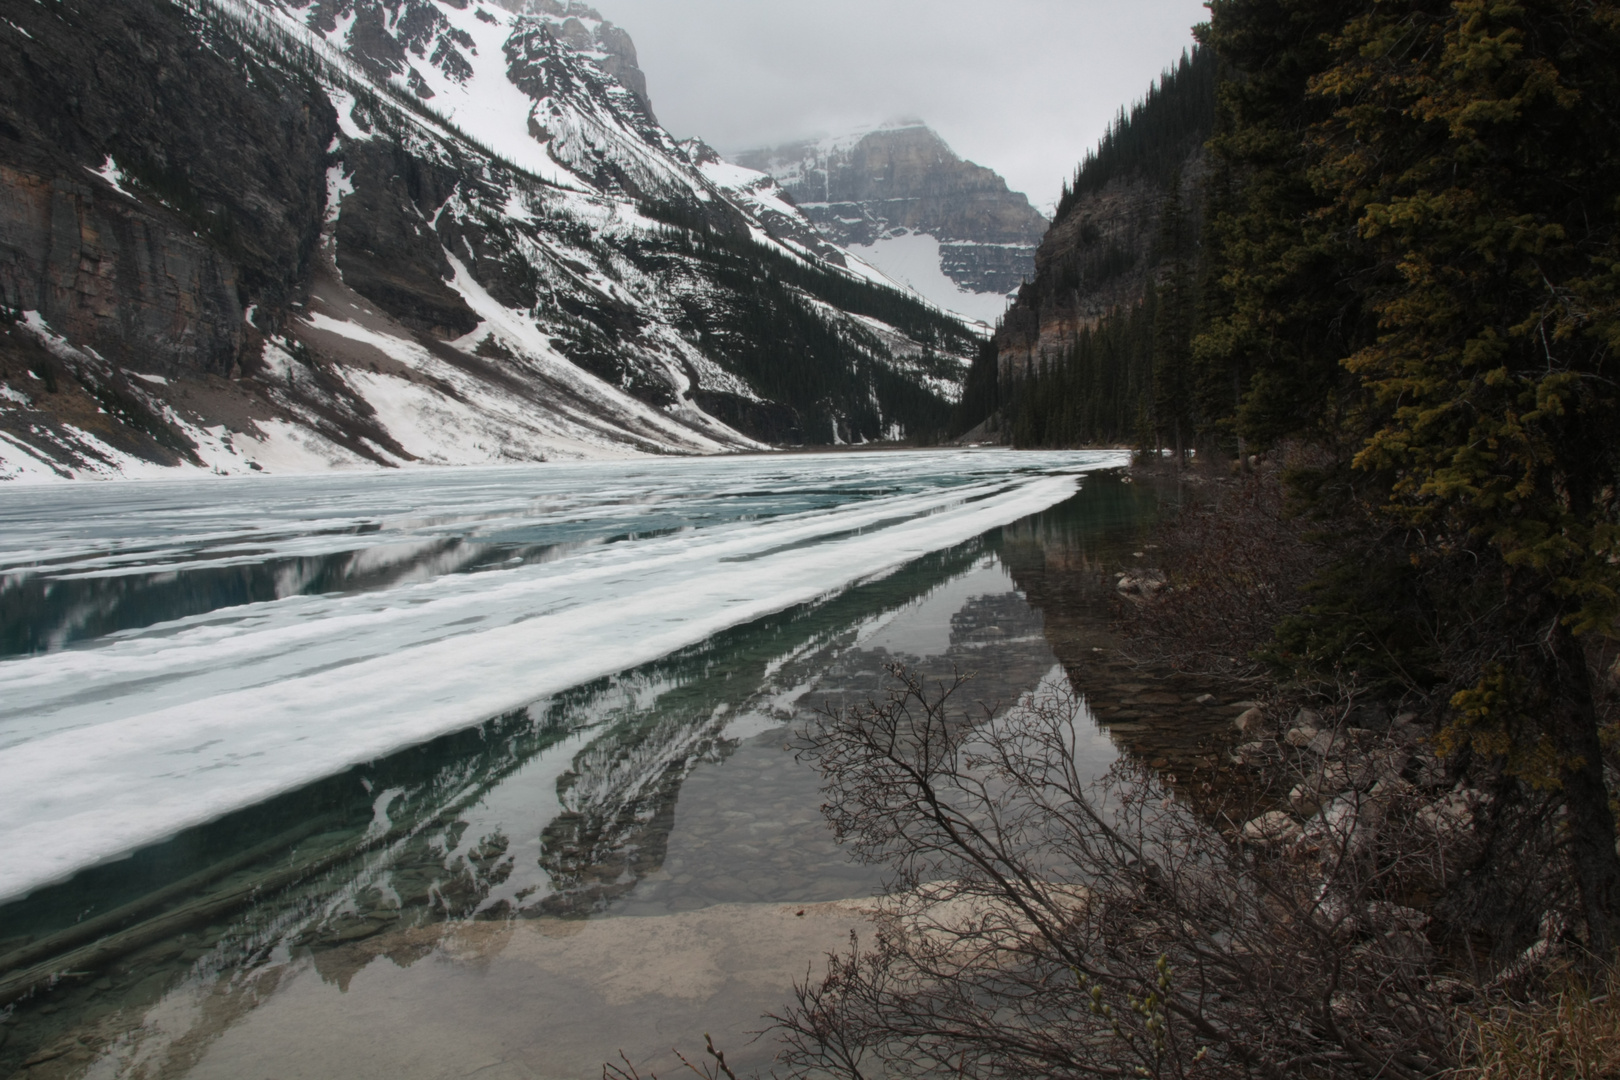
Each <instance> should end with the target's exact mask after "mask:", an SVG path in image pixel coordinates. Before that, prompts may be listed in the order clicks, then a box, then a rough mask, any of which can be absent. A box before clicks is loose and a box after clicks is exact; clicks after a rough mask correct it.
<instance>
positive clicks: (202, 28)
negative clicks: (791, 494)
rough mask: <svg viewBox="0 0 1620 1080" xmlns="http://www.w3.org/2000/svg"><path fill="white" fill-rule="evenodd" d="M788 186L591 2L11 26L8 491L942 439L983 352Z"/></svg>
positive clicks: (82, 2)
mask: <svg viewBox="0 0 1620 1080" xmlns="http://www.w3.org/2000/svg"><path fill="white" fill-rule="evenodd" d="M780 196H781V192H780V190H779V189H778V188H776V186H775V185H774V183H773V182H772V181H771V180H770V179H769V178H768V177H765V176H762V175H760V174H757V173H748V172H745V171H742V170H736V169H735V168H734V167H731V166H723V164H722V163H719V162H718V161H716V160H714V159H712V158H705V157H704V155H702V154H700V153H698V152H696V150H695V148H694V147H693V146H690V145H683V144H678V143H677V142H675V140H673V139H672V138H671V137H670V136H669V135H668V134H667V133H666V132H664V131H663V129H662V128H661V127H659V125H658V124H657V121H656V119H655V117H654V115H653V113H652V109H651V104H650V102H649V101H648V99H647V95H646V89H645V80H644V79H643V78H641V76H640V72H639V70H638V69H637V68H636V67H635V53H634V46H633V45H632V44H631V43H630V41H629V39H628V37H627V36H626V35H624V34H623V33H622V31H619V30H618V29H617V28H615V27H613V26H612V25H611V24H609V23H606V22H605V21H603V20H602V19H601V18H600V16H598V15H597V14H596V13H595V12H594V11H592V10H591V9H589V8H585V7H584V6H583V5H579V4H568V5H566V6H565V5H562V4H559V3H556V2H553V0H532V2H531V3H529V4H527V5H525V6H524V8H523V10H522V12H521V13H518V12H514V11H512V10H509V8H508V7H498V6H494V5H493V4H482V3H478V2H477V0H127V2H120V3H118V4H106V3H100V2H97V0H56V2H52V3H50V4H27V5H11V6H10V7H9V8H8V14H7V18H6V20H5V21H4V22H3V23H0V477H11V476H28V475H47V476H48V475H53V474H54V475H94V474H110V475H132V474H139V473H142V472H143V471H151V469H152V468H153V467H157V468H158V470H159V471H162V470H163V469H166V468H169V467H172V466H175V465H180V464H186V465H190V466H192V467H197V466H202V467H207V468H210V469H213V470H216V471H224V472H233V471H252V470H271V471H283V470H288V469H306V468H314V467H326V466H329V465H333V464H363V463H371V464H396V463H400V462H406V461H425V462H444V463H457V462H461V463H475V462H485V461H505V460H539V459H542V458H551V457H579V456H586V457H593V456H601V455H603V454H623V453H639V452H660V453H662V452H671V451H674V452H705V451H715V450H723V449H727V448H741V447H746V446H753V445H758V443H757V441H756V440H757V439H770V440H775V441H803V440H810V441H829V440H833V439H843V440H858V439H861V438H877V437H880V436H883V435H886V434H888V435H892V434H895V433H897V432H899V431H901V430H906V429H915V428H916V427H920V426H928V425H930V424H933V423H935V422H936V421H937V418H938V417H939V416H940V415H942V411H943V409H944V408H945V407H946V402H947V401H948V399H949V397H950V395H951V394H952V393H953V392H954V387H955V384H956V380H957V379H958V378H959V375H960V371H961V368H962V358H963V357H964V356H965V354H966V351H967V350H968V349H969V348H970V347H971V342H970V340H969V338H968V336H967V334H966V332H965V330H963V328H962V327H961V326H960V325H958V324H955V323H952V322H951V321H950V320H947V319H941V318H939V317H938V316H937V315H935V314H934V313H932V312H930V311H928V310H927V309H926V308H925V307H923V306H922V305H920V304H918V303H916V302H915V300H910V299H907V298H905V297H903V296H901V295H900V294H898V293H897V292H895V291H892V290H881V289H876V288H872V287H871V286H870V285H868V284H866V283H865V282H866V280H867V279H869V278H876V277H878V276H879V275H876V274H875V273H872V272H870V271H869V270H865V269H862V270H861V272H860V273H855V272H851V271H850V269H849V268H848V264H847V260H845V259H844V258H843V257H842V256H840V255H838V254H837V253H836V252H833V251H832V250H831V249H828V248H825V247H823V248H822V250H820V251H818V250H817V242H816V241H815V240H814V239H813V238H814V235H815V233H814V227H813V226H812V225H811V223H810V222H809V221H807V220H806V219H805V218H804V217H803V215H802V214H800V213H798V211H797V210H796V209H795V208H794V207H793V206H792V204H791V202H790V201H788V200H786V199H783V198H781V197H780ZM795 236H797V237H799V238H800V239H798V240H796V239H794V237H795ZM803 241H808V242H803ZM863 274H864V275H865V276H864V277H863V276H862V275H863ZM814 328H820V329H819V330H817V329H814ZM783 341H788V342H791V343H792V344H790V345H788V346H786V347H784V346H783V344H782V342H783Z"/></svg>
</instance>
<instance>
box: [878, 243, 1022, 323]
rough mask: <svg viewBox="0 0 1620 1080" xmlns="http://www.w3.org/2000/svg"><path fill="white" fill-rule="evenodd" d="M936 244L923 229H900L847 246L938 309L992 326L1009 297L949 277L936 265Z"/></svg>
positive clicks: (937, 254) (1005, 308)
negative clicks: (974, 289)
mask: <svg viewBox="0 0 1620 1080" xmlns="http://www.w3.org/2000/svg"><path fill="white" fill-rule="evenodd" d="M939 246H940V245H939V241H938V240H937V239H935V238H934V237H932V236H929V235H928V234H927V233H921V232H907V231H905V230H903V229H902V230H898V234H896V233H891V234H889V235H886V236H882V237H880V238H879V239H878V241H877V243H875V244H869V245H860V244H856V245H851V247H850V250H851V251H852V252H854V253H855V254H856V255H859V256H860V257H861V258H862V259H864V260H865V261H866V262H868V263H870V264H872V265H873V266H875V267H877V268H878V269H879V270H881V271H883V273H884V274H885V275H886V276H887V277H889V278H890V279H892V280H894V281H899V282H903V283H904V284H905V286H906V287H907V288H909V289H911V290H912V291H913V292H916V293H917V294H918V295H920V296H922V297H924V298H925V299H927V300H928V301H929V302H930V303H932V304H933V305H935V306H936V307H938V308H940V309H941V310H942V311H950V312H954V313H956V314H957V315H960V316H961V317H962V318H964V319H969V320H972V321H973V322H977V323H981V324H983V325H985V326H994V325H995V323H996V320H997V319H999V318H1001V316H1002V315H1004V314H1006V311H1007V304H1008V302H1009V298H1008V297H1005V296H1002V295H1001V294H1000V293H978V292H970V291H968V290H967V289H964V288H962V287H961V286H960V285H958V284H957V283H956V282H954V281H952V280H951V279H950V278H949V277H948V276H947V275H946V273H945V271H944V270H941V269H940V257H939Z"/></svg>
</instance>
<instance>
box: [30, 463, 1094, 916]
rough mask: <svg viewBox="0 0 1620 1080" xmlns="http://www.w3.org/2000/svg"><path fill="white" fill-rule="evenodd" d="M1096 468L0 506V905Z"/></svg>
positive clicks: (215, 492) (571, 470)
mask: <svg viewBox="0 0 1620 1080" xmlns="http://www.w3.org/2000/svg"><path fill="white" fill-rule="evenodd" d="M1120 461H1121V459H1120V456H1119V455H1117V454H1109V453H1100V452H1099V453H1062V454H1012V453H1006V452H994V451H977V452H974V451H939V452H928V453H849V454H825V455H804V456H794V457H754V458H731V459H712V458H711V459H671V460H659V461H652V462H637V463H614V464H585V465H545V466H538V467H533V468H504V469H484V470H432V471H430V470H422V471H414V472H405V473H400V474H395V475H381V476H379V475H376V474H369V475H354V476H341V475H338V476H319V477H295V478H294V477H289V478H255V479H247V480H229V481H193V482H186V483H109V484H84V485H64V486H59V487H51V488H31V489H17V490H10V491H0V610H3V612H4V616H3V627H4V638H3V639H0V640H3V642H4V644H5V646H6V648H7V651H8V652H9V653H11V656H10V657H9V658H7V659H4V660H0V775H4V776H6V777H7V785H6V788H7V790H6V795H5V798H4V799H3V800H0V900H4V899H11V898H15V897H17V896H20V895H23V894H25V893H27V892H29V891H30V890H32V889H35V888H37V887H38V886H40V885H42V884H45V883H47V882H51V881H55V880H60V879H62V878H63V877H65V876H67V875H68V874H70V873H72V872H73V871H75V870H78V869H80V868H82V867H84V866H88V865H91V864H94V863H97V862H100V861H102V860H106V859H109V858H115V857H118V856H121V855H123V854H125V853H127V852H129V851H130V850H132V849H134V848H136V847H138V846H140V845H142V844H145V843H149V842H151V841H154V840H157V839H160V838H162V837H164V836H167V835H171V834H173V833H175V832H177V831H179V830H180V829H183V828H185V827H187V826H191V825H196V824H200V823H202V822H204V821H207V820H210V819H212V818H215V817H218V816H219V815H221V814H224V813H226V812H228V811H231V810H234V809H238V808H240V807H243V806H248V805H251V804H254V803H257V802H260V801H262V800H264V799H266V798H269V797H271V796H273V795H276V794H279V793H281V792H284V791H288V790H291V789H293V788H295V787H298V786H299V785H302V784H305V783H308V782H310V781H313V780H317V779H319V778H321V777H322V776H326V775H329V774H332V773H334V772H337V771H339V770H341V769H343V768H345V767H347V766H349V765H352V764H356V763H359V762H364V761H369V760H372V759H374V758H376V757H379V756H381V755H385V754H387V753H389V752H391V751H394V750H398V749H400V748H403V747H406V746H410V745H413V744H416V743H420V742H423V741H425V740H427V739H431V738H433V737H434V736H437V735H441V734H444V733H446V732H450V731H455V730H457V729H460V728H465V727H467V726H469V725H472V724H476V723H478V722H480V721H482V720H484V719H486V718H489V717H492V716H496V715H499V714H501V713H503V712H506V711H508V710H510V709H513V708H517V707H520V706H523V705H525V704H527V703H529V702H531V701H534V700H535V699H537V698H540V697H542V696H544V695H547V694H552V693H556V692H559V691H562V690H565V689H567V688H569V687H573V686H578V685H581V684H584V683H586V682H588V681H589V680H591V679H595V678H598V677H600V676H604V675H609V674H612V673H615V672H619V671H624V670H626V669H628V668H631V667H633V666H635V665H637V664H642V663H646V662H648V661H651V660H654V659H657V658H658V657H661V656H665V655H668V654H670V653H672V652H674V651H676V650H678V649H680V648H682V647H685V646H688V645H691V644H694V643H696V642H699V641H702V640H704V639H705V638H707V637H709V636H711V635H713V634H715V633H717V632H718V631H721V630H724V629H726V628H727V627H730V626H736V625H738V624H741V623H744V622H747V621H749V620H751V619H756V618H759V617H760V616H763V615H766V614H768V613H771V612H775V611H781V610H783V609H785V608H788V607H790V606H792V605H794V604H801V603H805V602H807V601H811V600H814V599H816V598H817V597H820V596H824V595H828V594H831V593H834V592H837V591H839V590H841V589H844V588H846V587H848V586H850V585H851V584H853V583H855V582H858V581H861V580H863V579H866V578H870V577H872V576H874V575H881V574H884V573H886V572H889V571H892V570H893V569H895V568H896V567H899V566H901V565H904V564H905V563H907V562H909V561H911V560H914V559H916V558H918V557H919V556H922V555H925V554H927V553H929V552H931V551H938V550H941V549H944V548H947V547H950V546H951V545H953V544H958V543H961V542H963V541H965V540H968V539H970V538H972V537H974V536H977V535H979V534H981V533H983V532H985V531H986V530H988V529H990V528H993V527H995V526H998V525H1002V524H1005V523H1007V522H1010V521H1014V520H1016V519H1018V518H1021V517H1024V516H1026V515H1029V514H1032V513H1035V512H1037V511H1040V510H1043V509H1045V508H1046V507H1048V506H1051V505H1053V504H1055V503H1057V502H1059V501H1061V500H1063V499H1065V498H1067V497H1068V496H1070V495H1072V494H1073V493H1074V491H1075V488H1076V483H1077V481H1076V477H1077V475H1078V474H1080V473H1083V472H1085V471H1087V470H1091V469H1095V468H1099V467H1103V466H1107V465H1116V464H1119V463H1120Z"/></svg>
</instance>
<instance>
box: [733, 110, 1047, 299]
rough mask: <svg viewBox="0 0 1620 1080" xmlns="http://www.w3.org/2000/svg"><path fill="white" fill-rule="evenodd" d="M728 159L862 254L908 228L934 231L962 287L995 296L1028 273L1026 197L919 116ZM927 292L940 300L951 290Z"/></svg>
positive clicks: (1031, 215) (1030, 247) (1034, 232)
mask: <svg viewBox="0 0 1620 1080" xmlns="http://www.w3.org/2000/svg"><path fill="white" fill-rule="evenodd" d="M733 159H734V160H735V161H736V162H737V163H738V164H739V165H742V166H744V167H745V168H751V169H756V170H758V171H760V172H764V173H768V174H769V175H771V176H772V177H774V178H775V179H776V180H777V182H778V183H780V184H781V185H782V187H783V189H784V190H785V191H786V192H787V193H788V194H789V195H790V196H791V197H792V198H793V201H794V203H795V205H796V206H798V207H799V209H800V210H802V211H803V212H804V213H805V216H806V217H808V218H809V219H810V220H811V221H812V222H814V223H815V225H816V227H817V228H818V229H819V230H820V231H821V233H822V234H823V235H824V236H825V237H826V238H827V239H829V240H831V241H832V242H834V243H837V244H840V245H842V246H844V247H856V248H860V249H863V250H862V254H866V251H865V249H868V248H881V247H882V246H883V244H884V243H885V242H887V241H892V240H896V239H900V238H902V237H905V236H907V235H912V236H922V235H926V236H930V237H933V238H934V239H935V240H936V241H938V246H939V253H938V262H939V271H940V273H942V274H943V275H944V276H945V277H946V278H948V279H949V280H950V281H951V282H952V283H954V285H955V287H956V289H957V290H959V291H961V292H964V293H969V294H972V293H982V294H993V295H995V296H997V297H1000V296H1005V295H1007V294H1009V293H1011V292H1012V291H1013V290H1015V289H1017V288H1018V286H1019V285H1020V284H1021V283H1022V282H1023V281H1024V280H1025V279H1026V278H1028V277H1029V276H1030V275H1031V274H1032V273H1033V271H1034V265H1035V264H1034V253H1035V249H1036V246H1037V245H1038V244H1039V243H1040V240H1041V237H1042V236H1043V235H1044V234H1045V232H1046V229H1047V224H1048V223H1047V220H1046V218H1045V217H1043V216H1042V215H1041V214H1040V213H1039V212H1038V211H1036V210H1035V208H1034V207H1033V206H1031V205H1030V203H1029V200H1028V198H1027V197H1026V196H1024V195H1023V194H1021V193H1019V192H1014V191H1011V190H1010V189H1009V188H1008V186H1007V182H1006V181H1005V180H1004V179H1002V177H1001V176H999V175H998V174H996V173H995V172H994V171H993V170H991V169H988V168H985V167H984V166H981V165H976V164H974V163H973V162H971V161H966V160H964V159H962V158H961V157H959V156H958V155H957V154H956V153H955V151H953V150H952V149H951V148H950V146H949V145H947V144H946V142H945V141H944V139H942V138H941V137H940V136H939V135H938V134H937V133H936V132H934V131H933V130H932V129H931V128H929V127H928V126H927V125H926V124H924V123H922V122H921V121H920V120H901V121H897V122H895V123H893V124H889V125H883V126H879V127H876V128H871V129H864V130H859V131H856V132H852V133H849V134H846V135H842V136H834V137H830V138H824V139H807V140H800V141H798V142H792V143H786V144H783V145H781V146H778V147H775V148H769V149H757V150H747V151H742V152H739V153H737V154H734V155H733ZM873 258H874V259H875V260H876V261H880V262H881V258H880V257H879V256H875V255H874V256H873ZM930 298H931V299H934V300H935V302H936V303H940V304H941V305H942V306H947V307H948V306H950V305H949V301H950V300H952V299H953V298H952V297H951V296H949V295H943V296H931V297H930ZM985 321H993V319H988V320H985Z"/></svg>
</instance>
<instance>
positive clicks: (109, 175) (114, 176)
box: [84, 154, 135, 199]
mask: <svg viewBox="0 0 1620 1080" xmlns="http://www.w3.org/2000/svg"><path fill="white" fill-rule="evenodd" d="M84 169H85V171H86V172H88V173H90V174H92V175H94V176H99V177H101V178H102V179H103V180H105V181H106V182H107V183H108V184H110V185H112V189H113V190H114V191H116V192H118V194H120V195H122V196H124V197H125V198H128V199H133V198H135V196H134V195H132V194H130V191H129V189H128V188H126V187H124V171H123V170H122V169H120V168H119V167H118V162H116V161H114V160H113V158H112V155H111V154H108V155H107V160H106V161H103V162H102V163H101V168H99V169H92V168H91V167H90V166H88V165H86V166H85V167H84Z"/></svg>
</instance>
